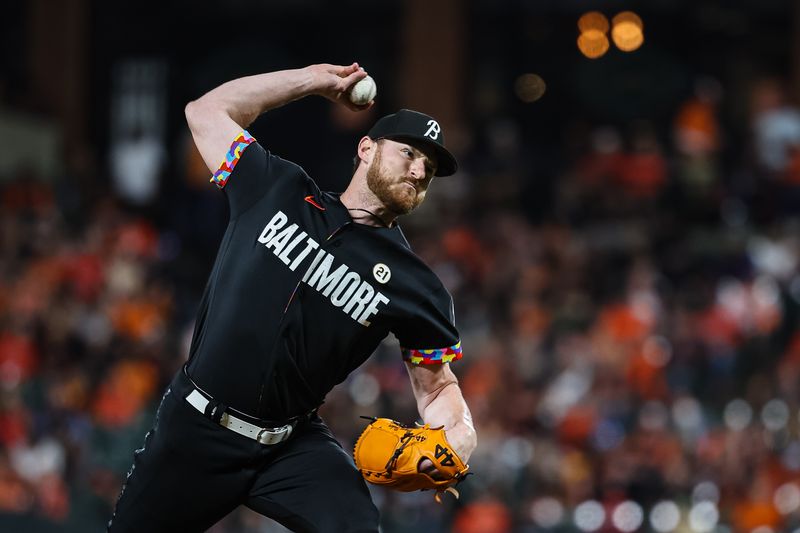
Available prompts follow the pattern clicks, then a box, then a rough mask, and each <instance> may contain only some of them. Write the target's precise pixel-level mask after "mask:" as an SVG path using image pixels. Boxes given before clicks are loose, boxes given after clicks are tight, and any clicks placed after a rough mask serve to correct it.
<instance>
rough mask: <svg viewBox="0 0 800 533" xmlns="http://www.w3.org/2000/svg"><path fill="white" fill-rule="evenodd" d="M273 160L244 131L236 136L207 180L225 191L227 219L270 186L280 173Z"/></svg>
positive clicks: (236, 213) (259, 197) (249, 203)
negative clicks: (228, 212) (229, 214)
mask: <svg viewBox="0 0 800 533" xmlns="http://www.w3.org/2000/svg"><path fill="white" fill-rule="evenodd" d="M276 159H279V158H276V157H275V156H273V155H271V154H270V153H269V152H267V151H266V150H265V149H264V148H263V147H262V146H261V145H260V144H259V143H258V142H257V141H256V139H255V138H254V137H253V136H252V135H250V133H249V132H247V131H246V130H243V131H242V132H241V133H240V134H239V135H237V136H236V138H235V139H234V140H233V142H232V143H231V147H230V149H229V150H228V153H227V154H225V159H224V160H223V161H222V163H221V164H220V166H219V168H218V169H217V171H216V172H214V175H213V176H211V180H210V181H211V183H214V184H216V186H217V187H218V188H220V189H221V190H223V191H224V192H225V196H227V198H228V203H229V204H230V208H231V218H236V217H237V216H238V215H239V214H241V213H243V212H244V211H246V210H247V209H248V208H249V207H251V206H253V205H254V204H255V203H256V202H257V201H258V200H259V199H261V198H262V197H263V196H264V195H265V194H266V193H267V192H268V191H269V189H270V188H271V187H272V186H273V185H274V183H275V180H276V179H278V175H279V174H280V170H279V169H278V168H277V167H278V166H279V165H277V164H275V163H276V162H275V160H276Z"/></svg>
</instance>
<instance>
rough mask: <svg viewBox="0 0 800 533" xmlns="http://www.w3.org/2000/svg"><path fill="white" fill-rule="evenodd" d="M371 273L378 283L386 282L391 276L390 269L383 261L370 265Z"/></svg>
mask: <svg viewBox="0 0 800 533" xmlns="http://www.w3.org/2000/svg"><path fill="white" fill-rule="evenodd" d="M372 275H373V276H375V279H376V280H377V281H378V283H386V282H387V281H389V279H390V278H391V277H392V271H391V270H389V267H388V266H386V265H384V264H383V263H378V264H377V265H375V266H374V267H372Z"/></svg>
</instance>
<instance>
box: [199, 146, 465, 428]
mask: <svg viewBox="0 0 800 533" xmlns="http://www.w3.org/2000/svg"><path fill="white" fill-rule="evenodd" d="M212 181H215V182H216V183H217V185H218V186H219V187H220V188H222V189H223V191H224V192H225V195H226V197H227V198H228V202H229V205H230V221H229V223H228V227H227V230H226V232H225V235H224V237H223V239H222V243H221V244H220V248H219V252H218V255H217V259H216V261H215V263H214V267H213V269H212V271H211V275H210V278H209V281H208V284H207V286H206V289H205V292H204V294H203V298H202V301H201V304H200V310H199V312H198V317H197V323H196V326H195V331H194V337H193V339H192V346H191V350H190V359H189V363H188V370H189V374H190V375H191V376H192V378H193V379H194V380H195V381H196V382H197V383H198V384H199V385H200V386H201V387H202V388H203V389H204V390H206V392H208V393H209V394H211V395H212V396H214V397H215V398H217V399H218V400H220V401H222V402H223V403H225V404H227V405H229V406H230V407H233V408H235V409H238V410H240V411H242V412H244V413H248V414H250V415H252V416H256V417H259V418H263V419H267V420H284V419H286V418H289V417H292V416H296V415H299V414H302V413H305V412H308V411H310V410H311V409H313V408H315V407H317V406H319V405H320V404H321V403H322V402H323V400H324V397H325V395H326V394H327V393H328V392H329V391H330V390H331V388H333V387H334V386H335V385H336V384H338V383H340V382H341V381H343V380H344V379H345V377H346V376H347V375H348V374H349V373H350V372H351V371H352V370H354V369H355V368H357V367H358V366H359V365H361V363H363V362H364V361H365V360H366V359H367V358H368V357H369V356H370V354H372V352H373V351H374V350H375V348H376V347H377V346H378V344H379V343H380V342H381V341H382V340H383V339H384V338H385V337H386V336H387V335H388V333H389V332H392V333H394V335H395V336H396V337H397V339H398V340H399V341H400V346H401V353H402V354H403V357H404V358H405V359H406V360H408V361H411V362H412V363H415V364H441V363H446V362H449V361H452V360H456V359H459V358H460V357H461V344H460V341H459V336H458V332H457V330H456V328H455V325H454V317H453V304H452V298H451V296H450V294H449V293H448V292H447V290H446V289H445V288H444V287H443V286H442V283H441V281H440V280H439V279H438V278H437V276H436V275H435V274H434V273H433V272H432V271H431V270H430V268H428V266H427V265H425V263H423V262H422V260H420V259H419V257H417V256H416V255H415V254H414V253H413V252H412V251H411V249H410V246H409V244H408V242H407V241H406V239H405V237H404V236H403V233H402V231H401V230H400V228H399V227H398V226H397V225H395V226H393V227H391V228H385V227H372V226H366V225H363V224H357V223H354V222H353V221H352V219H351V218H350V215H349V213H348V211H347V208H346V207H345V206H344V205H343V204H342V203H341V201H340V200H339V197H338V195H335V194H331V193H325V192H321V191H320V190H319V188H318V187H317V185H316V183H314V181H313V180H312V179H311V178H310V177H309V176H308V175H307V174H306V173H305V171H304V170H303V169H302V168H301V167H300V166H298V165H296V164H294V163H291V162H289V161H286V160H284V159H281V158H280V157H277V156H275V155H272V154H270V153H269V152H267V151H265V150H264V149H263V148H262V147H261V146H260V145H259V144H258V143H257V142H255V140H254V139H253V138H252V137H251V136H250V135H249V134H248V133H247V132H242V134H240V135H239V136H238V137H237V139H236V140H235V141H234V143H233V145H232V147H231V150H230V152H229V153H228V156H227V158H226V161H225V162H224V163H223V165H222V166H221V167H220V170H218V171H217V173H215V174H214V178H212Z"/></svg>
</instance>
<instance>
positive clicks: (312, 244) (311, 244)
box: [289, 237, 319, 272]
mask: <svg viewBox="0 0 800 533" xmlns="http://www.w3.org/2000/svg"><path fill="white" fill-rule="evenodd" d="M317 248H319V243H318V242H317V241H315V240H314V239H312V238H311V237H309V238H308V240H307V241H306V247H305V248H304V249H303V251H302V252H300V253H299V254H297V257H295V258H294V261H292V264H291V265H289V270H291V271H292V272H294V271H295V270H296V269H297V267H298V266H299V265H300V263H302V262H303V259H305V258H306V256H307V255H308V254H310V253H311V250H316V249H317Z"/></svg>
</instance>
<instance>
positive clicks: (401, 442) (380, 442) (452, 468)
mask: <svg viewBox="0 0 800 533" xmlns="http://www.w3.org/2000/svg"><path fill="white" fill-rule="evenodd" d="M364 418H366V417H364ZM371 420H372V422H370V424H369V425H368V426H367V427H366V428H365V429H364V431H363V432H362V433H361V436H360V437H358V441H356V446H355V450H354V452H353V456H354V458H355V461H356V466H357V467H358V470H359V471H360V472H361V475H362V476H364V479H366V480H367V481H369V482H370V483H374V484H376V485H383V486H385V487H389V488H392V489H395V490H399V491H403V492H411V491H414V490H435V491H436V495H435V496H434V497H435V498H436V501H437V502H440V503H441V494H443V493H445V492H449V493H451V494H453V495H454V496H455V497H456V498H458V491H457V490H456V489H455V488H454V487H455V485H457V484H458V483H459V482H460V481H461V480H463V479H464V477H465V476H466V474H467V470H469V465H465V464H464V462H463V461H462V460H461V458H460V457H459V456H458V454H457V453H456V452H455V450H453V447H452V446H450V443H449V442H447V438H445V433H444V429H442V428H431V427H430V426H429V425H428V424H425V425H424V426H421V427H415V428H411V427H407V426H405V425H403V424H401V423H399V422H395V421H394V420H391V419H389V418H372V419H371ZM425 459H428V460H429V461H430V462H431V463H432V464H433V467H434V469H435V471H430V469H427V470H426V471H422V470H420V463H422V462H423V461H424V460H425ZM429 472H430V473H429Z"/></svg>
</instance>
